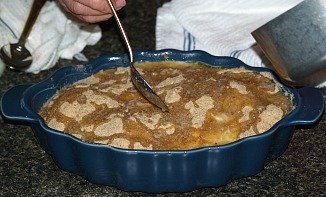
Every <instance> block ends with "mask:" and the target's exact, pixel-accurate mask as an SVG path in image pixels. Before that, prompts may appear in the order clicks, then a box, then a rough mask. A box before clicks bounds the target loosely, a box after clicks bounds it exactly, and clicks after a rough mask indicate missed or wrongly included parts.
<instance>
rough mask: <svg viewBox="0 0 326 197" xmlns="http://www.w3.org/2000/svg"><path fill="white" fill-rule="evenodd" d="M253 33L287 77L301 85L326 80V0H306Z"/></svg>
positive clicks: (282, 75) (273, 62)
mask: <svg viewBox="0 0 326 197" xmlns="http://www.w3.org/2000/svg"><path fill="white" fill-rule="evenodd" d="M252 35H253V37H254V38H255V40H256V41H257V43H258V45H259V46H260V47H261V48H262V50H263V51H264V53H265V55H266V56H267V58H268V59H269V60H270V61H271V63H272V65H273V67H274V69H275V71H276V72H277V73H278V74H279V75H280V76H281V77H282V78H283V79H285V80H287V81H289V82H292V83H295V84H299V85H317V84H319V83H321V82H324V81H326V0H305V1H303V2H301V3H299V4H298V5H297V6H295V7H293V8H292V9H290V10H288V11H287V12H285V13H283V14H281V15H280V16H278V17H276V18H275V19H273V20H271V21H269V22H268V23H266V24H265V25H263V26H261V27H260V28H258V29H257V30H255V31H253V32H252Z"/></svg>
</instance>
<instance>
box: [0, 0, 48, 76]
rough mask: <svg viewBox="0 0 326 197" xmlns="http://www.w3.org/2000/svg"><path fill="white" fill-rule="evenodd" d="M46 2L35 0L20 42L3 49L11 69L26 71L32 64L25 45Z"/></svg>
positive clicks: (5, 60) (3, 57)
mask: <svg viewBox="0 0 326 197" xmlns="http://www.w3.org/2000/svg"><path fill="white" fill-rule="evenodd" d="M45 2H46V0H34V2H33V5H32V8H31V10H30V12H29V15H28V18H27V21H26V24H25V26H24V29H23V32H22V34H21V36H20V38H19V40H18V42H17V43H12V44H7V45H5V46H3V47H1V49H0V55H1V58H2V59H3V61H4V62H5V63H6V65H7V66H8V67H9V68H11V69H14V70H25V69H27V68H28V67H29V66H30V65H31V64H32V61H33V58H32V55H31V53H30V52H29V51H28V49H27V48H26V47H25V43H26V39H27V38H28V35H29V33H30V32H31V29H32V27H33V25H34V23H35V21H36V19H37V17H38V15H39V13H40V11H41V9H42V7H43V5H44V4H45Z"/></svg>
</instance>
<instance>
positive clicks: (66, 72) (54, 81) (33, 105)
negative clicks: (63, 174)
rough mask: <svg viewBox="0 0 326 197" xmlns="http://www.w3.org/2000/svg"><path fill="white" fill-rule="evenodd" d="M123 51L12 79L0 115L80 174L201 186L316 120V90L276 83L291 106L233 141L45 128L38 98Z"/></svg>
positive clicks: (170, 53)
mask: <svg viewBox="0 0 326 197" xmlns="http://www.w3.org/2000/svg"><path fill="white" fill-rule="evenodd" d="M135 59H136V61H164V60H177V61H197V62H203V63H206V64H209V65H212V66H223V67H231V68H235V67H243V68H245V69H249V70H253V71H268V72H271V73H272V74H273V75H274V76H275V78H276V80H277V79H278V78H277V76H276V75H275V74H274V73H273V72H272V71H270V70H269V69H266V68H253V67H250V66H248V65H246V64H244V63H243V62H241V61H240V60H238V59H235V58H231V57H216V56H212V55H209V54H208V53H205V52H203V51H188V52H182V51H177V50H161V51H138V52H136V53H135ZM128 61H129V59H128V56H127V54H123V55H106V56H102V57H99V58H97V59H95V60H93V61H91V62H90V63H88V64H86V65H81V66H70V67H65V68H61V69H59V70H58V71H56V72H55V73H54V74H53V75H52V76H51V77H50V78H49V79H46V80H44V81H42V82H40V83H37V84H32V85H19V86H15V87H13V88H11V89H10V90H8V91H7V92H6V93H5V94H4V95H3V97H2V99H1V105H0V107H1V112H2V114H3V116H4V117H5V118H6V119H8V120H12V121H19V122H25V123H28V124H30V126H31V127H32V129H33V131H34V134H35V137H36V139H37V141H38V142H39V144H40V145H41V147H42V148H43V149H44V150H45V151H46V152H47V153H49V154H50V155H51V156H52V157H53V160H54V161H55V163H56V164H57V165H58V166H59V167H60V168H61V169H63V170H65V171H68V172H72V173H76V174H78V175H80V176H82V177H84V178H85V179H86V180H88V181H90V182H93V183H96V184H102V185H109V186H114V187H117V188H119V189H122V190H125V191H143V192H151V193H158V192H186V191H191V190H194V189H198V188H202V187H218V186H221V185H224V184H227V183H228V182H230V181H232V180H234V179H238V178H241V177H247V176H251V175H254V174H257V173H258V172H260V171H261V170H262V169H263V168H264V166H265V165H266V164H267V163H268V162H270V161H272V160H273V159H275V158H277V157H279V156H280V155H281V154H282V153H283V152H284V151H285V149H286V148H287V146H288V144H289V142H290V140H291V137H292V135H293V130H294V126H295V125H307V124H312V123H314V122H316V121H317V120H318V119H319V118H320V117H321V115H322V113H323V111H324V101H323V97H322V94H321V93H320V92H319V91H318V90H317V89H315V88H310V87H304V88H300V89H295V88H293V87H289V86H286V85H284V84H283V86H282V87H283V90H284V91H286V92H288V93H290V94H292V95H293V104H294V106H295V108H294V109H293V111H292V112H291V113H289V114H288V115H287V116H285V117H284V118H283V119H281V120H280V121H279V122H277V123H276V124H275V125H274V126H273V127H272V128H271V129H269V130H268V131H266V132H264V133H262V134H259V135H255V136H251V137H247V138H244V139H241V140H238V141H236V142H233V143H230V144H226V145H221V146H211V147H204V148H198V149H192V150H179V151H178V150H174V151H169V150H163V151H155V150H152V151H151V150H128V149H120V148H114V147H110V146H105V145H100V144H90V143H86V142H83V141H81V140H79V139H77V138H75V137H73V136H71V135H68V134H65V133H62V132H59V131H56V130H54V129H51V128H49V127H48V126H47V125H46V124H45V122H44V120H43V119H42V118H41V117H40V116H39V115H38V113H37V112H38V111H39V109H40V108H41V107H42V105H43V104H44V103H45V102H46V101H47V100H48V99H49V98H51V97H52V95H53V94H54V93H56V92H57V90H59V89H60V88H62V87H64V86H66V85H68V84H71V83H73V82H75V81H77V80H79V79H82V78H85V77H88V76H90V75H91V74H93V73H96V72H97V71H100V70H103V69H106V68H110V67H116V66H127V65H128Z"/></svg>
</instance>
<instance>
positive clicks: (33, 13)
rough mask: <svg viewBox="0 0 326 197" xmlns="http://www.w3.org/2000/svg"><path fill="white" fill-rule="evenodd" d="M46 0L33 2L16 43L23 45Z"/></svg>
mask: <svg viewBox="0 0 326 197" xmlns="http://www.w3.org/2000/svg"><path fill="white" fill-rule="evenodd" d="M45 2H46V0H34V2H33V5H32V8H31V10H30V12H29V15H28V18H27V21H26V23H25V26H24V29H23V32H22V34H21V35H20V38H19V40H18V43H25V42H26V39H27V38H28V35H29V33H30V32H31V30H32V28H33V25H34V23H35V21H36V19H37V17H38V15H39V13H40V11H41V9H42V7H43V5H44V4H45Z"/></svg>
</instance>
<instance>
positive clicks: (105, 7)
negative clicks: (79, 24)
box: [59, 0, 126, 23]
mask: <svg viewBox="0 0 326 197" xmlns="http://www.w3.org/2000/svg"><path fill="white" fill-rule="evenodd" d="M59 3H60V4H61V5H62V6H63V8H64V9H65V10H66V11H67V12H70V13H71V14H73V15H74V16H76V17H77V18H79V19H80V20H83V21H86V22H89V23H95V22H100V21H105V20H108V19H109V18H111V17H112V11H111V9H110V6H109V4H108V2H107V0H59ZM113 3H114V5H115V8H116V10H119V9H121V8H122V7H123V6H125V5H126V2H125V0H115V1H113Z"/></svg>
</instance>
